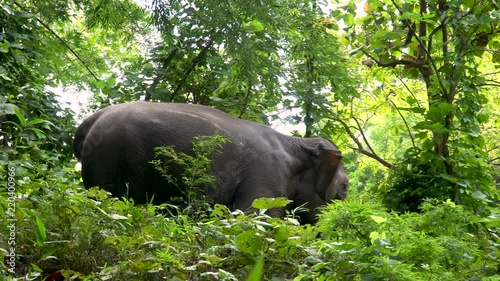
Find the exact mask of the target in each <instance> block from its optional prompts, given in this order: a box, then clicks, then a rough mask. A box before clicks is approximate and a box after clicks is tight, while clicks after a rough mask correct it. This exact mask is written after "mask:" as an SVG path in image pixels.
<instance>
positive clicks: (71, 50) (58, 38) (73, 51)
mask: <svg viewBox="0 0 500 281" xmlns="http://www.w3.org/2000/svg"><path fill="white" fill-rule="evenodd" d="M13 3H14V4H15V5H16V6H18V7H19V8H21V9H23V10H26V9H25V8H24V7H23V6H22V5H21V4H19V3H17V2H16V1H13ZM36 21H37V22H38V23H40V24H41V25H42V26H43V27H44V28H45V29H47V30H48V31H49V32H50V33H52V35H54V36H55V37H56V38H57V40H59V41H60V42H61V43H62V44H63V45H64V47H66V48H67V49H68V50H69V51H70V52H71V53H72V54H73V55H74V56H75V57H76V59H77V60H79V61H80V62H81V63H82V65H83V66H84V67H85V68H86V69H87V71H88V72H89V73H90V74H91V75H92V76H93V77H94V79H95V80H100V79H99V78H97V75H95V73H94V72H93V71H92V70H91V69H90V67H88V66H87V65H86V64H85V62H84V61H83V60H82V58H80V56H79V55H78V54H77V53H76V51H75V50H73V49H72V48H71V47H70V46H69V44H68V43H66V41H64V39H62V38H61V37H60V36H59V35H57V33H56V32H55V31H54V30H52V29H51V28H50V27H49V26H48V25H47V24H45V23H44V22H43V21H42V20H40V19H39V18H38V17H36Z"/></svg>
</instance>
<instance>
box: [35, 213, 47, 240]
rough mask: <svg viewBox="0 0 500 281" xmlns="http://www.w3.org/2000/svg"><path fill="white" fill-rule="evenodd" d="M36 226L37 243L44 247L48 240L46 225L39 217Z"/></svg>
mask: <svg viewBox="0 0 500 281" xmlns="http://www.w3.org/2000/svg"><path fill="white" fill-rule="evenodd" d="M36 224H37V226H38V231H37V232H36V243H37V244H38V245H39V246H43V245H44V244H45V239H46V238H47V233H46V230H45V224H44V223H43V221H42V220H41V219H40V218H39V217H37V218H36Z"/></svg>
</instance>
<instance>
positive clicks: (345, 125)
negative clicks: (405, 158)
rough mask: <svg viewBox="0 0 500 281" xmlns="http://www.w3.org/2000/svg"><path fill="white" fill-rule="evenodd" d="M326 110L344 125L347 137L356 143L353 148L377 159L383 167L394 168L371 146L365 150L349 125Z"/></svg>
mask: <svg viewBox="0 0 500 281" xmlns="http://www.w3.org/2000/svg"><path fill="white" fill-rule="evenodd" d="M328 112H329V113H330V114H331V116H332V117H333V119H334V120H336V121H338V122H339V123H340V124H341V125H342V127H344V129H345V130H346V132H347V134H348V135H349V137H350V138H351V139H352V140H353V141H354V142H355V143H356V145H357V147H353V149H355V150H357V151H359V152H360V153H362V154H364V155H366V156H368V157H370V158H373V159H375V160H377V161H378V162H379V163H380V164H382V165H384V166H385V167H387V168H389V169H394V165H392V164H391V163H389V162H387V161H386V160H384V159H382V157H380V156H379V155H377V154H376V153H375V152H374V151H373V149H372V148H371V147H369V149H370V150H366V149H365V148H364V146H363V144H362V143H361V142H360V141H359V140H358V138H357V137H356V135H355V134H354V132H353V131H352V130H351V127H350V126H349V124H347V123H346V122H345V121H344V120H342V119H340V117H339V116H338V115H337V114H335V113H334V112H333V111H331V110H328ZM356 123H358V122H357V120H356ZM358 125H359V123H358ZM358 129H359V130H360V131H361V134H362V135H363V139H364V141H365V143H366V144H367V145H368V141H367V139H366V138H365V136H364V133H363V131H362V130H361V129H360V128H358Z"/></svg>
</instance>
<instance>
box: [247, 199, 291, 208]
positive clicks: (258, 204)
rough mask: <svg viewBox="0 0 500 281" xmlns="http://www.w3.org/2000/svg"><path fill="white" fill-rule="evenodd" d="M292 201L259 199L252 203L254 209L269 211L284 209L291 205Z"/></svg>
mask: <svg viewBox="0 0 500 281" xmlns="http://www.w3.org/2000/svg"><path fill="white" fill-rule="evenodd" d="M290 202H292V201H291V200H288V199H287V198H285V197H278V198H259V199H255V200H254V201H253V202H252V207H254V208H255V209H259V210H269V209H272V208H283V207H285V206H286V205H288V204H290Z"/></svg>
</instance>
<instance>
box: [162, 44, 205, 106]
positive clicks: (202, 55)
mask: <svg viewBox="0 0 500 281" xmlns="http://www.w3.org/2000/svg"><path fill="white" fill-rule="evenodd" d="M211 47H212V40H211V39H210V41H209V42H208V43H207V45H205V47H203V49H201V51H200V53H198V55H197V56H196V57H195V58H194V59H193V60H192V61H191V64H190V65H189V68H188V69H187V70H186V71H185V72H184V75H183V77H182V78H181V80H180V81H179V83H177V86H176V87H175V89H174V91H173V92H172V96H171V97H170V101H173V100H174V99H175V97H176V96H177V95H178V94H179V92H180V90H181V89H182V86H183V85H184V84H185V83H186V80H187V78H188V77H189V75H190V74H191V72H193V70H194V69H195V68H196V66H197V65H198V64H199V63H200V62H202V61H203V60H204V59H205V57H206V55H207V53H208V50H209V49H210V48H211Z"/></svg>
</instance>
